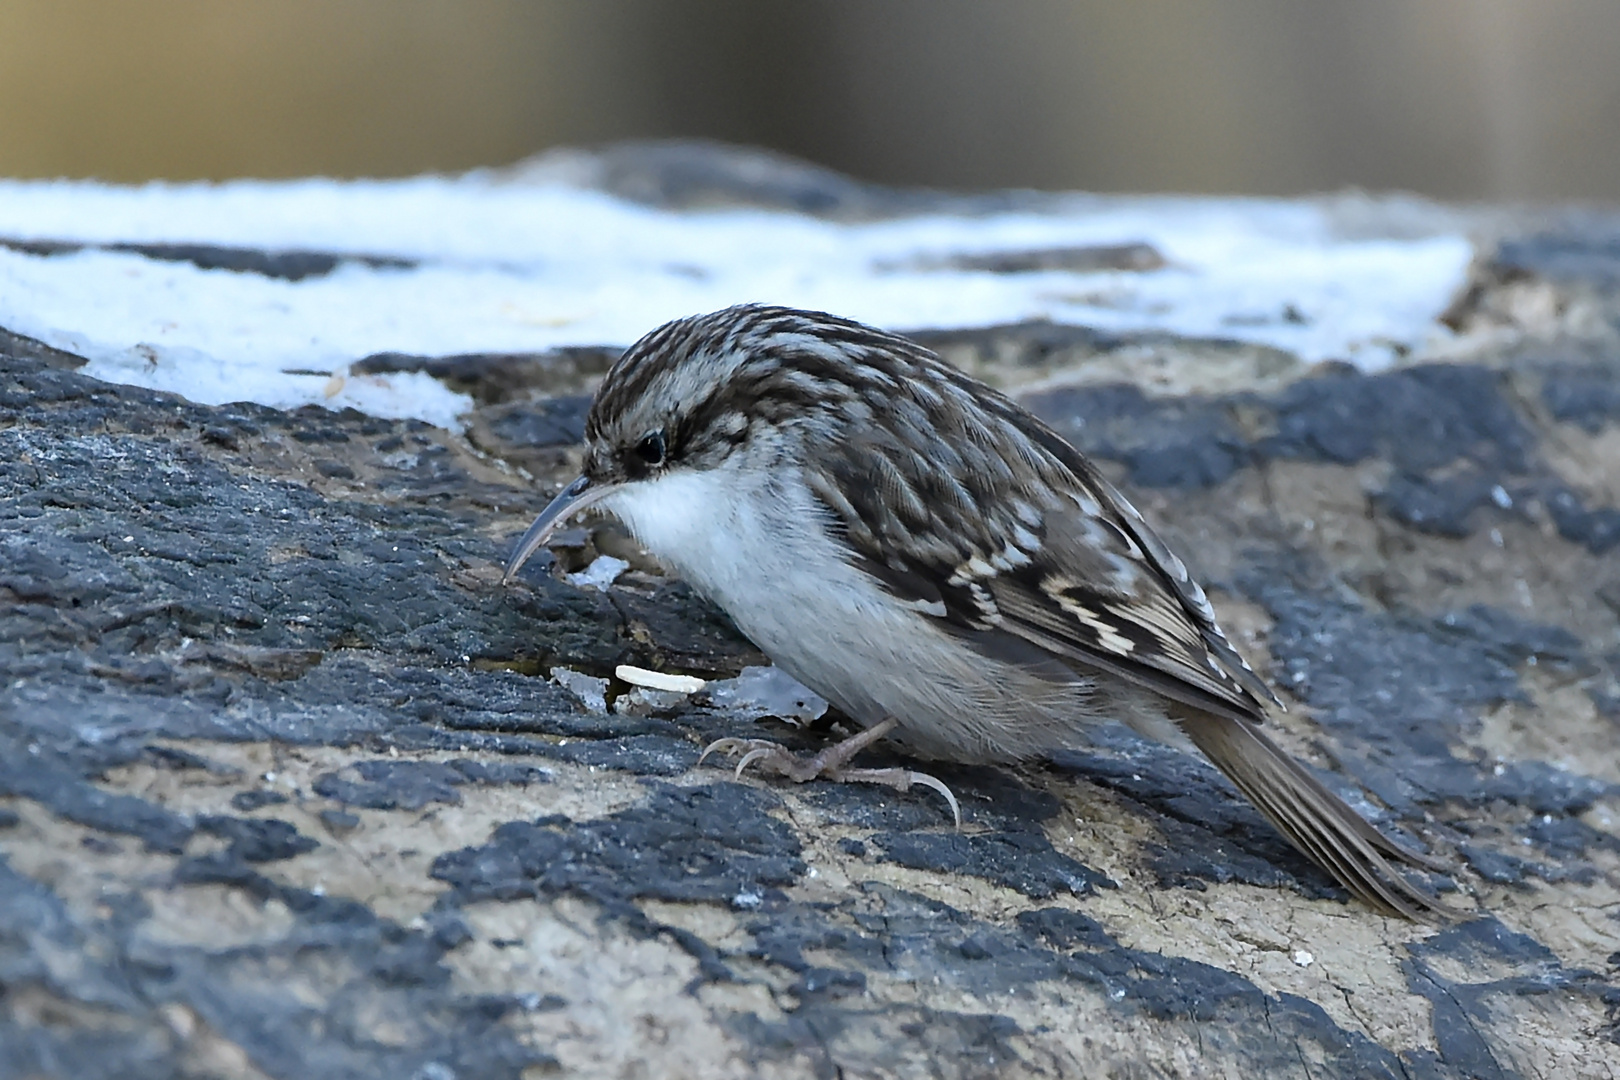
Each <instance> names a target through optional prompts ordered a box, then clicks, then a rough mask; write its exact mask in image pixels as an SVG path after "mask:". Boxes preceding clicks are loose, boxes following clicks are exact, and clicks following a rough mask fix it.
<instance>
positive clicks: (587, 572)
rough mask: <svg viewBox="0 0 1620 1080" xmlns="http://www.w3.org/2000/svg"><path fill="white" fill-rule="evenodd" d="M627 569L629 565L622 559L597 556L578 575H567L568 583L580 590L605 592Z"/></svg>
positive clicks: (610, 556)
mask: <svg viewBox="0 0 1620 1080" xmlns="http://www.w3.org/2000/svg"><path fill="white" fill-rule="evenodd" d="M628 569H630V564H629V563H627V562H625V561H624V560H623V559H617V558H614V557H613V556H612V555H598V556H597V557H596V558H594V559H592V560H591V565H589V566H587V567H586V568H585V569H583V570H581V571H580V572H579V573H577V574H569V575H568V583H569V584H570V585H577V586H579V587H580V588H591V589H602V590H606V589H607V587H608V586H609V585H612V584H613V583H614V582H615V581H617V580H619V575H620V574H622V573H624V572H625V571H626V570H628Z"/></svg>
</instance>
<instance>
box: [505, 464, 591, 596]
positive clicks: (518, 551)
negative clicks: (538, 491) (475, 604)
mask: <svg viewBox="0 0 1620 1080" xmlns="http://www.w3.org/2000/svg"><path fill="white" fill-rule="evenodd" d="M617 490H619V485H618V484H605V485H602V486H600V487H592V486H591V478H590V477H588V476H581V477H579V478H578V479H576V480H575V481H574V482H573V483H571V484H569V485H568V486H567V487H565V488H563V489H562V490H561V491H559V492H558V493H557V497H556V498H555V499H552V500H551V502H550V503H549V504H548V505H547V506H546V508H545V509H544V510H542V511H540V516H539V517H537V518H535V519H534V524H533V525H530V526H529V531H528V532H526V533H524V534H523V539H521V540H519V541H518V544H517V547H515V548H513V549H512V557H511V558H510V559H507V560H506V572H505V573H503V574H502V575H501V584H502V585H505V584H506V583H507V582H508V581H510V580H512V575H513V574H515V573H517V572H518V569H519V568H520V567H521V566H522V565H523V564H524V563H526V562H528V561H529V556H530V555H533V554H534V553H535V552H536V551H538V550H539V549H540V545H541V544H544V543H545V542H546V541H547V540H548V539H550V538H551V534H552V533H553V532H556V531H557V527H558V526H559V525H561V524H563V523H564V522H565V521H567V520H568V519H569V518H571V517H573V516H574V515H575V514H577V513H579V512H580V511H581V510H583V509H585V508H586V507H587V506H590V505H592V504H593V503H597V502H600V501H601V500H602V499H605V498H606V497H607V496H609V495H611V494H613V493H614V492H615V491H617Z"/></svg>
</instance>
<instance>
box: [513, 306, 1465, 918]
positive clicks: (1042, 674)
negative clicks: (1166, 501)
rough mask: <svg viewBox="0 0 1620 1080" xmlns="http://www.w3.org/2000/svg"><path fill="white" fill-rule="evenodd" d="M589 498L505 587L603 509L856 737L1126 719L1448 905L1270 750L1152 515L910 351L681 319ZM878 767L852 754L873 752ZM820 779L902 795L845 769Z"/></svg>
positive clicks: (1014, 734) (530, 540)
mask: <svg viewBox="0 0 1620 1080" xmlns="http://www.w3.org/2000/svg"><path fill="white" fill-rule="evenodd" d="M586 438H587V446H588V451H587V458H586V467H585V475H584V476H583V477H582V478H581V480H580V481H578V482H576V484H575V485H574V488H571V489H570V491H571V492H572V494H569V493H565V495H564V496H562V497H559V500H558V502H557V503H555V504H553V507H551V508H549V509H548V510H547V512H546V513H545V514H543V515H542V516H541V518H540V520H539V521H537V522H536V523H535V526H534V528H533V529H531V530H530V535H529V536H528V537H526V538H525V543H524V544H523V545H522V546H521V547H520V550H519V552H518V554H517V555H515V556H514V559H513V565H514V566H515V565H516V563H518V562H521V560H522V558H523V557H526V554H527V552H529V551H532V550H533V549H534V547H536V546H537V545H538V543H539V541H540V540H541V539H543V538H544V535H545V533H546V532H547V531H549V529H550V528H552V527H553V526H554V525H555V524H556V522H558V521H560V520H561V519H562V518H563V517H564V516H566V515H567V514H568V513H571V512H572V511H573V510H574V509H577V508H578V507H579V506H581V505H583V504H586V503H589V502H600V503H601V505H602V506H603V508H604V509H606V510H608V511H609V512H611V513H614V514H616V515H617V516H619V517H620V518H622V519H623V520H624V521H625V522H626V523H627V524H628V525H629V526H630V528H631V529H632V531H634V532H635V533H636V534H637V536H638V537H639V538H640V539H641V540H642V542H643V543H645V544H647V545H648V547H649V548H650V549H651V550H653V552H654V553H655V554H657V555H659V556H660V557H661V558H663V559H664V560H666V561H667V562H669V563H670V564H671V565H672V566H673V567H674V568H675V569H676V570H677V571H678V572H679V573H681V575H682V576H683V577H685V578H686V579H687V580H689V581H690V582H691V583H692V584H693V585H694V586H695V587H697V588H698V589H699V590H700V591H702V592H704V593H706V594H707V595H708V596H710V597H711V598H712V599H713V600H714V601H715V602H716V603H718V604H719V605H720V606H721V607H723V608H724V609H725V610H726V611H727V612H728V613H729V614H730V615H731V616H732V618H733V619H734V621H736V623H737V624H738V626H739V627H740V628H741V629H742V630H743V631H744V632H745V633H747V634H748V635H749V636H750V637H751V638H753V640H754V641H755V642H756V644H758V645H759V646H760V647H761V648H762V649H764V651H765V652H766V653H767V654H768V655H770V656H771V657H772V658H773V660H775V661H776V663H777V664H778V665H779V666H781V667H783V668H784V669H786V670H787V671H789V672H790V673H791V674H793V675H795V676H796V677H797V678H799V679H800V680H801V681H802V682H804V683H805V684H806V685H808V686H810V687H811V688H812V689H814V690H816V691H817V692H819V693H821V694H822V695H823V696H825V697H826V698H827V699H828V700H830V701H832V702H833V703H834V704H836V705H838V706H839V707H840V708H841V709H842V710H843V711H844V712H845V713H846V714H848V715H849V716H850V717H851V718H852V719H853V720H855V721H856V722H857V723H859V724H861V725H862V726H863V727H866V728H868V729H871V728H874V727H875V726H877V725H880V724H881V725H883V730H884V732H885V733H886V734H887V735H888V737H891V738H893V739H896V740H897V741H899V742H901V743H902V744H904V745H906V746H909V747H910V748H912V749H913V750H914V751H916V752H918V753H921V754H926V755H928V756H932V757H937V758H945V759H949V760H956V761H966V762H979V761H1016V760H1022V759H1027V758H1030V757H1035V756H1038V755H1041V754H1043V753H1047V752H1050V751H1052V750H1057V749H1061V748H1063V747H1066V746H1073V745H1076V744H1077V743H1079V742H1082V741H1083V740H1084V738H1085V735H1086V731H1087V729H1088V728H1090V727H1092V726H1094V725H1096V724H1097V723H1100V722H1104V721H1107V720H1119V721H1122V722H1124V723H1126V724H1128V725H1130V726H1131V727H1133V728H1135V729H1136V730H1137V731H1139V732H1141V733H1143V734H1145V735H1148V736H1150V737H1153V738H1157V739H1161V740H1164V741H1168V742H1171V743H1174V744H1178V745H1182V746H1184V747H1186V746H1196V747H1197V748H1198V749H1199V750H1201V751H1203V752H1204V754H1205V755H1207V756H1208V757H1209V758H1210V760H1211V761H1213V762H1214V763H1215V764H1216V765H1217V766H1218V767H1219V768H1220V769H1221V770H1222V771H1223V772H1224V773H1226V775H1227V776H1228V777H1230V778H1231V779H1232V781H1233V782H1234V783H1235V784H1236V785H1237V787H1238V788H1239V790H1241V791H1242V792H1243V793H1244V794H1245V795H1246V796H1248V797H1249V798H1250V799H1251V800H1252V801H1253V802H1254V803H1255V805H1256V806H1257V807H1259V809H1260V810H1261V811H1262V812H1263V813H1264V814H1265V815H1266V816H1267V817H1268V818H1270V819H1271V820H1272V821H1273V823H1275V824H1276V825H1277V826H1278V828H1279V829H1281V830H1282V832H1283V833H1284V834H1285V835H1286V836H1287V837H1288V838H1289V839H1290V840H1291V841H1292V842H1293V843H1294V844H1295V845H1296V846H1298V847H1299V848H1300V849H1301V850H1303V851H1304V852H1306V853H1307V854H1308V855H1310V856H1311V857H1312V858H1313V859H1315V860H1316V861H1317V862H1318V863H1320V864H1321V865H1322V866H1323V867H1324V868H1326V869H1327V870H1328V871H1329V872H1331V873H1332V874H1333V875H1334V876H1335V877H1337V878H1338V879H1339V880H1340V881H1341V882H1342V883H1343V884H1344V885H1345V886H1346V888H1348V889H1349V890H1350V891H1351V892H1353V893H1354V894H1355V895H1356V896H1358V897H1360V898H1361V899H1362V900H1364V901H1366V902H1367V903H1369V904H1370V905H1372V906H1374V907H1376V908H1378V909H1380V910H1383V911H1386V912H1391V913H1396V914H1400V915H1405V916H1408V917H1411V918H1422V917H1426V916H1430V915H1433V914H1435V913H1437V912H1439V911H1441V910H1442V909H1441V908H1440V906H1439V905H1438V904H1437V903H1436V902H1435V901H1434V900H1433V899H1432V898H1430V897H1428V896H1427V895H1425V894H1424V893H1422V892H1421V891H1419V890H1417V889H1416V888H1415V887H1413V886H1412V885H1411V884H1410V883H1409V882H1408V881H1407V880H1406V878H1405V877H1404V876H1402V875H1401V874H1400V873H1399V872H1398V871H1396V870H1395V869H1394V868H1393V867H1392V866H1391V865H1390V861H1391V860H1394V861H1396V862H1404V863H1407V864H1410V865H1415V866H1422V867H1425V868H1435V867H1436V864H1435V863H1433V862H1432V861H1431V860H1429V859H1428V858H1426V857H1424V856H1422V855H1419V854H1416V853H1414V852H1411V851H1408V850H1407V849H1405V848H1403V847H1401V846H1399V845H1396V844H1394V843H1392V842H1390V841H1389V840H1387V839H1386V838H1385V837H1384V836H1383V835H1382V834H1380V833H1379V832H1378V831H1377V830H1376V829H1374V828H1373V827H1372V826H1371V825H1370V824H1368V823H1367V822H1366V821H1365V820H1363V819H1362V818H1361V817H1360V816H1359V815H1357V814H1356V813H1355V811H1353V810H1352V809H1350V807H1349V806H1347V805H1346V804H1345V803H1344V802H1343V801H1342V800H1340V799H1339V798H1338V797H1337V796H1335V795H1334V794H1333V793H1332V792H1330V791H1329V790H1328V789H1327V788H1326V787H1324V786H1323V785H1322V784H1321V783H1320V782H1319V781H1317V780H1316V779H1315V778H1314V777H1313V776H1312V775H1311V774H1310V773H1309V772H1307V771H1306V770H1305V769H1304V768H1303V767H1302V766H1300V765H1299V764H1298V763H1297V762H1295V761H1294V760H1293V759H1292V758H1290V757H1289V756H1288V755H1287V754H1286V753H1284V752H1283V751H1282V750H1280V749H1279V748H1278V747H1277V746H1276V745H1275V744H1274V743H1273V742H1272V741H1271V740H1270V739H1269V738H1268V737H1267V736H1266V735H1265V733H1264V731H1263V730H1262V718H1263V714H1264V708H1265V705H1266V704H1267V703H1272V702H1275V701H1276V698H1275V696H1274V695H1273V694H1272V693H1271V691H1270V690H1269V689H1268V688H1267V686H1266V684H1265V683H1264V681H1263V680H1262V679H1260V677H1259V676H1258V675H1256V674H1255V673H1254V672H1253V671H1252V670H1251V669H1250V668H1249V666H1248V664H1247V663H1245V662H1244V660H1243V658H1242V657H1241V656H1240V655H1239V654H1238V652H1237V650H1236V649H1235V648H1234V647H1233V646H1232V644H1231V643H1230V642H1229V641H1228V640H1227V638H1226V636H1225V635H1224V634H1223V633H1222V632H1221V629H1220V627H1219V626H1218V625H1217V624H1216V621H1215V616H1214V612H1213V611H1212V610H1211V608H1210V605H1209V602H1208V601H1207V599H1206V598H1205V596H1204V593H1203V590H1202V589H1200V588H1199V586H1198V584H1197V583H1196V582H1194V581H1193V580H1192V579H1191V577H1190V575H1189V574H1188V572H1187V569H1186V567H1185V565H1184V564H1183V563H1182V562H1181V560H1180V559H1178V558H1177V557H1176V556H1175V555H1174V554H1173V553H1171V552H1170V550H1169V549H1168V548H1167V547H1166V546H1165V545H1164V543H1163V542H1162V541H1161V540H1160V539H1159V538H1158V537H1157V536H1156V535H1155V534H1154V533H1153V531H1152V530H1151V529H1150V528H1149V527H1148V525H1147V523H1146V522H1145V521H1144V520H1143V519H1142V516H1141V515H1140V514H1139V513H1137V511H1136V509H1135V508H1134V507H1132V506H1131V505H1130V503H1129V502H1127V501H1126V500H1125V499H1124V498H1123V497H1122V496H1121V495H1120V494H1119V492H1117V491H1116V490H1114V488H1113V487H1112V486H1111V485H1110V484H1109V483H1108V482H1107V481H1106V480H1105V479H1103V478H1102V476H1101V475H1100V474H1099V473H1098V472H1097V470H1096V469H1095V468H1094V467H1093V466H1092V465H1091V463H1090V462H1088V461H1087V460H1086V459H1085V458H1084V457H1083V456H1082V455H1081V454H1080V453H1079V452H1078V451H1077V450H1075V449H1074V448H1073V447H1071V446H1070V445H1069V444H1068V443H1066V442H1065V441H1064V440H1063V439H1062V438H1061V437H1059V436H1058V435H1057V434H1056V433H1055V432H1054V431H1052V430H1051V429H1050V428H1048V427H1047V426H1046V425H1045V424H1043V423H1041V421H1040V420H1038V419H1036V418H1035V417H1034V416H1032V415H1031V414H1030V413H1028V412H1027V411H1026V410H1024V409H1022V408H1021V407H1020V406H1018V405H1017V404H1016V403H1014V402H1013V401H1011V400H1010V399H1008V398H1006V397H1005V396H1003V395H1001V394H999V393H997V392H995V391H994V390H992V389H990V388H989V387H986V386H984V385H983V384H981V383H978V382H976V381H974V380H973V379H971V378H969V377H968V376H966V375H964V374H963V373H961V372H959V371H957V370H956V369H954V368H952V367H950V366H949V365H948V364H945V363H944V362H943V361H941V360H940V359H939V358H938V357H936V356H935V355H934V354H932V353H931V352H929V351H928V350H926V349H923V348H922V347H920V346H918V345H916V344H914V343H912V342H910V341H907V340H905V339H904V338H901V337H897V336H895V335H892V334H887V333H884V332H882V331H878V330H874V329H872V328H870V327H866V326H862V325H860V324H857V323H853V322H849V321H847V320H843V319H838V318H836V317H834V316H830V315H825V314H821V313H814V312H802V311H794V310H790V309H785V308H772V307H760V306H745V307H738V308H730V309H727V310H725V311H721V312H716V313H714V314H711V315H705V316H699V317H694V318H691V319H683V320H678V321H676V322H673V323H670V324H668V325H666V326H664V327H661V328H659V329H658V330H655V331H653V332H652V333H651V334H649V335H648V336H647V337H646V338H644V339H643V340H642V341H640V342H638V343H637V344H636V345H635V346H633V347H632V348H631V349H630V350H629V351H627V352H626V353H625V355H624V357H623V358H621V359H620V361H619V362H618V363H617V364H616V365H615V366H614V367H613V369H612V370H611V371H610V372H609V374H608V376H607V378H606V379H605V380H604V382H603V384H602V388H601V390H600V391H599V393H598V395H597V399H596V401H595V403H594V404H593V406H592V409H591V412H590V415H589V417H588V420H587V424H586ZM860 745H864V741H863V742H862V743H861V744H860ZM745 749H748V750H749V752H750V753H749V759H748V760H750V761H758V762H759V763H760V764H762V765H764V766H766V767H770V768H773V769H775V770H776V771H779V772H782V773H784V774H787V775H790V776H792V777H793V778H795V779H806V778H808V777H810V776H813V775H817V774H820V775H824V776H833V777H842V778H850V779H864V780H876V781H878V782H885V783H892V784H894V785H895V786H897V787H904V786H906V784H907V783H911V782H930V783H932V784H934V785H936V786H939V787H941V788H943V785H938V782H937V781H933V780H932V778H928V777H925V776H923V774H917V773H911V772H909V771H907V770H878V771H872V770H859V769H853V768H851V767H849V765H848V761H847V758H848V757H849V756H851V754H852V753H853V750H851V751H850V752H849V753H833V752H829V753H831V755H832V756H831V757H825V758H823V759H821V760H818V761H816V762H812V763H809V764H806V763H805V762H801V761H798V760H797V759H794V758H792V757H791V755H788V754H786V752H785V751H780V750H778V749H775V748H771V747H768V746H765V745H763V744H749V745H748V746H747V747H746V748H745Z"/></svg>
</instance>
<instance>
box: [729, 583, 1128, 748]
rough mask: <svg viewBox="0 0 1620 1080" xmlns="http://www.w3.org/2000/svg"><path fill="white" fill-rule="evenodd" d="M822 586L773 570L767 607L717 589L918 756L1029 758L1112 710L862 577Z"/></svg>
mask: <svg viewBox="0 0 1620 1080" xmlns="http://www.w3.org/2000/svg"><path fill="white" fill-rule="evenodd" d="M759 584H760V586H761V587H764V586H765V584H766V583H764V582H761V583H759ZM823 585H824V587H823V588H821V589H818V590H816V591H815V594H814V595H804V594H802V593H798V590H792V589H787V590H783V589H782V583H781V581H780V580H778V581H777V582H776V589H777V590H778V596H777V600H776V602H773V603H770V604H767V605H759V604H757V603H750V604H746V605H744V604H733V603H728V602H727V600H728V598H727V597H716V599H717V600H718V601H719V602H720V603H721V606H722V607H725V608H727V610H728V612H729V613H730V614H731V616H732V619H733V621H734V622H736V623H737V626H738V628H739V629H740V630H742V631H743V633H744V634H746V635H747V636H748V637H749V639H750V640H752V641H753V642H754V643H755V644H756V645H758V646H759V647H760V649H761V650H763V651H764V652H765V654H766V655H767V656H769V657H770V658H771V659H772V661H773V662H775V663H776V665H777V666H778V667H780V668H782V669H783V670H784V671H786V672H788V674H790V675H792V676H793V677H794V678H796V679H798V680H799V681H800V682H802V683H804V685H806V686H808V687H809V688H810V689H812V690H814V691H815V692H816V693H818V694H820V695H821V696H822V697H824V698H826V699H827V700H828V701H830V702H831V703H832V704H834V705H836V706H837V707H838V708H839V709H840V710H841V711H842V712H844V713H845V714H846V715H848V716H849V717H850V718H851V719H852V720H854V721H856V722H857V723H859V724H861V725H862V726H866V727H870V726H871V725H873V724H876V723H878V722H879V721H881V720H884V719H886V718H889V717H893V718H894V719H896V720H897V721H899V728H898V730H897V731H896V732H895V733H894V735H893V738H895V739H896V740H898V741H899V742H901V743H903V744H905V745H906V746H907V747H908V748H910V749H911V750H913V751H915V752H916V753H918V754H919V755H921V756H924V757H931V758H938V759H944V760H961V761H973V762H983V761H1015V760H1022V759H1025V758H1030V757H1036V756H1039V755H1040V754H1042V753H1045V752H1047V751H1050V750H1053V749H1057V748H1059V747H1063V746H1074V745H1077V744H1079V743H1081V742H1083V741H1084V732H1085V730H1086V729H1087V728H1089V727H1091V726H1093V725H1094V724H1096V723H1098V722H1101V721H1103V720H1106V719H1109V718H1110V717H1109V716H1107V715H1106V714H1105V712H1103V711H1099V707H1101V708H1102V709H1103V710H1106V711H1110V712H1111V711H1116V710H1114V709H1110V708H1109V705H1110V704H1112V705H1114V706H1118V705H1120V704H1121V703H1120V702H1118V701H1114V702H1108V701H1105V700H1104V698H1108V697H1110V695H1108V694H1107V693H1103V694H1099V692H1098V687H1097V686H1096V684H1095V682H1094V681H1093V680H1091V679H1089V678H1086V677H1083V676H1080V675H1078V674H1074V673H1068V674H1067V676H1066V677H1064V678H1062V679H1059V680H1054V679H1052V678H1051V677H1045V678H1043V677H1041V676H1039V675H1037V674H1035V673H1034V672H1032V671H1030V670H1029V669H1027V668H1023V667H1021V666H1019V665H1016V664H1009V663H1006V662H1003V661H998V660H995V659H993V658H990V657H987V656H985V655H984V654H982V653H980V652H978V651H977V650H975V649H973V648H972V647H971V646H970V645H968V644H967V643H966V642H965V641H964V640H963V639H962V638H960V637H958V636H956V635H954V634H953V633H951V632H950V631H948V630H946V629H945V628H943V627H942V626H940V625H938V624H937V623H935V622H934V620H933V619H932V618H931V617H930V616H927V615H923V614H920V613H918V612H915V611H912V610H910V609H907V608H904V607H901V606H900V605H898V604H897V602H896V601H895V600H894V599H893V598H892V597H890V596H888V595H887V594H882V593H881V592H880V590H879V587H878V586H877V585H876V583H872V582H870V579H867V580H866V581H862V582H857V583H853V584H852V585H851V584H841V585H839V586H836V587H829V586H830V585H831V583H825V582H824V583H823ZM796 593H798V594H797V595H796ZM749 595H750V596H751V597H752V598H754V599H756V600H757V598H758V597H759V596H760V595H761V594H760V593H758V592H750V594H749ZM1049 674H1050V673H1049ZM1127 711H1132V710H1127ZM1117 718H1120V719H1126V720H1127V722H1129V718H1128V717H1125V716H1120V717H1117Z"/></svg>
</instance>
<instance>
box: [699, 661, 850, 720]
mask: <svg viewBox="0 0 1620 1080" xmlns="http://www.w3.org/2000/svg"><path fill="white" fill-rule="evenodd" d="M707 690H708V692H709V700H710V701H712V702H714V703H715V704H716V705H718V706H720V707H721V708H725V709H732V710H734V711H737V712H740V713H742V714H744V715H746V716H748V717H749V718H750V719H754V720H757V719H759V718H760V717H762V716H774V717H777V718H778V719H781V720H793V721H797V722H798V723H801V724H807V723H809V722H810V721H812V720H817V719H820V717H821V716H822V714H823V713H825V712H826V711H827V702H826V699H825V698H823V697H821V695H819V694H817V693H816V692H815V691H813V690H810V689H808V688H806V687H805V686H804V685H803V684H801V683H800V682H799V681H798V680H797V679H795V678H794V677H793V676H791V675H789V674H788V673H787V672H785V671H783V670H782V669H781V668H779V667H745V668H743V669H742V672H741V673H740V674H738V676H737V677H736V678H735V679H721V680H720V681H718V682H711V683H709V684H708V687H707Z"/></svg>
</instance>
